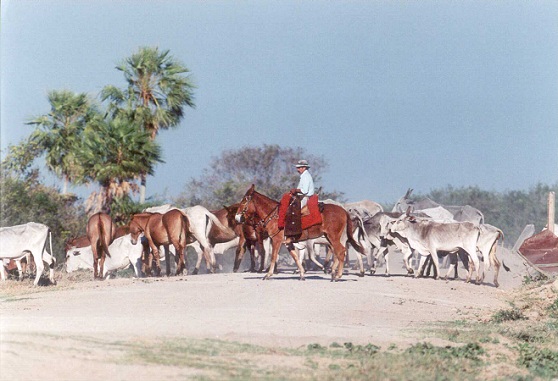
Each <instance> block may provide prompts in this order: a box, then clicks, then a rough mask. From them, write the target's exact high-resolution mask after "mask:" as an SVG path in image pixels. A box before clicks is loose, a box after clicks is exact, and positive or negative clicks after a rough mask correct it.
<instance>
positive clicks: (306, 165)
mask: <svg viewBox="0 0 558 381" xmlns="http://www.w3.org/2000/svg"><path fill="white" fill-rule="evenodd" d="M295 167H297V168H300V167H306V168H310V166H309V165H308V162H307V161H306V160H299V161H298V163H296V164H295Z"/></svg>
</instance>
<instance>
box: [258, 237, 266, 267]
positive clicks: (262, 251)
mask: <svg viewBox="0 0 558 381" xmlns="http://www.w3.org/2000/svg"><path fill="white" fill-rule="evenodd" d="M256 250H258V257H259V260H260V266H259V268H258V272H259V273H261V272H263V271H264V266H265V249H264V247H263V243H262V242H258V243H256Z"/></svg>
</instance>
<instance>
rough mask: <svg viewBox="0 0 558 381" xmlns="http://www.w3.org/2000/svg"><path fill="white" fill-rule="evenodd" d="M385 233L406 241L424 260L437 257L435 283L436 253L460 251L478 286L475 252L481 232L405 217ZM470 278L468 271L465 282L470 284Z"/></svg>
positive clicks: (472, 227)
mask: <svg viewBox="0 0 558 381" xmlns="http://www.w3.org/2000/svg"><path fill="white" fill-rule="evenodd" d="M388 230H389V233H393V234H399V235H400V236H402V237H404V238H406V239H407V240H408V242H409V246H410V247H411V248H413V249H415V250H416V251H417V252H418V253H419V254H421V255H422V256H423V257H426V256H429V255H431V256H434V255H436V257H433V262H434V266H435V269H436V279H438V277H439V274H440V268H439V263H438V260H437V252H438V251H448V252H453V251H457V250H459V249H463V250H465V252H467V254H468V255H469V257H470V259H471V261H472V262H473V265H474V269H475V270H476V272H477V278H476V281H477V283H479V282H480V277H479V258H478V256H477V250H476V248H477V241H478V238H479V234H480V229H479V227H478V226H475V225H474V224H473V223H471V222H447V223H444V222H436V221H431V220H421V219H416V218H415V217H413V216H410V215H408V214H405V215H403V216H401V217H400V218H398V219H397V220H396V221H394V222H390V223H389V224H388ZM421 262H422V259H421ZM471 275H472V274H471V271H469V273H468V276H467V282H469V281H470V278H471Z"/></svg>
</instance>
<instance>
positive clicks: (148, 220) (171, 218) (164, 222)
mask: <svg viewBox="0 0 558 381" xmlns="http://www.w3.org/2000/svg"><path fill="white" fill-rule="evenodd" d="M188 225H189V223H188V219H187V218H186V216H185V215H184V214H183V213H182V212H181V211H180V210H178V209H173V210H170V211H168V212H166V213H165V214H161V213H139V214H135V215H134V216H133V217H132V220H131V221H130V234H131V236H132V244H134V245H135V244H136V243H137V242H138V238H139V235H140V234H141V233H143V234H144V236H145V239H146V240H147V242H148V244H149V247H150V249H151V251H150V253H149V254H148V255H147V256H146V258H144V264H145V273H146V274H147V275H150V274H151V267H152V266H151V263H152V260H153V259H155V263H156V275H157V276H159V275H160V274H161V265H160V254H159V247H160V246H163V247H164V248H165V259H166V269H167V276H169V275H170V261H169V256H168V252H169V251H168V247H169V245H170V244H172V245H173V246H174V249H175V252H176V258H175V260H176V275H180V274H182V273H183V271H184V269H185V268H186V261H185V256H184V250H185V248H186V245H187V244H188V243H191V242H192V238H191V237H190V236H189V233H188V231H189V228H188Z"/></svg>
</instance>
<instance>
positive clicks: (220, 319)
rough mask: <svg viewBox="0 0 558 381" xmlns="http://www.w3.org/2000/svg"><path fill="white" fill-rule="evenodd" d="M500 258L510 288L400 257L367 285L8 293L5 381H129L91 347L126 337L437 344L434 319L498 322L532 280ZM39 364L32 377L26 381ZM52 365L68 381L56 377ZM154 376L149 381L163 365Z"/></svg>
mask: <svg viewBox="0 0 558 381" xmlns="http://www.w3.org/2000/svg"><path fill="white" fill-rule="evenodd" d="M499 256H500V258H504V260H505V262H506V264H507V265H508V266H509V267H510V268H511V269H512V271H511V272H509V273H506V272H504V271H502V272H501V273H500V277H499V280H500V284H501V286H500V288H495V287H493V285H492V271H490V272H489V275H488V277H487V278H486V279H485V284H483V285H475V284H467V283H465V282H464V281H463V280H462V279H463V278H462V279H461V280H454V281H443V280H438V281H435V280H433V279H414V278H412V277H407V276H405V275H404V270H403V268H402V266H401V263H400V259H399V258H394V259H392V261H393V262H392V266H391V268H392V273H396V274H395V275H392V276H391V277H385V276H383V275H375V276H365V277H364V278H359V277H358V276H356V271H354V270H349V273H348V274H346V275H344V277H343V279H342V281H340V282H337V283H332V282H330V278H329V276H327V275H325V274H323V273H319V272H310V273H308V275H307V280H306V281H299V280H298V275H294V274H292V273H291V272H290V271H289V272H287V271H286V270H285V271H284V272H282V273H280V274H278V275H275V276H274V277H273V278H272V279H271V280H268V281H262V280H261V278H262V276H261V275H260V274H252V273H236V274H234V273H221V274H205V275H196V276H193V275H190V276H186V277H171V278H157V279H154V278H149V279H132V278H120V279H112V280H108V281H104V282H98V281H97V282H93V281H86V282H79V283H70V284H68V281H66V284H63V283H64V282H63V281H60V282H59V285H58V286H51V287H43V288H41V289H40V290H37V291H33V292H31V293H23V294H16V295H14V294H12V293H8V292H5V291H4V290H2V289H1V288H0V293H2V294H1V295H2V297H1V299H0V300H1V302H0V313H1V318H0V329H1V336H0V341H1V342H0V362H1V364H0V369H2V372H1V379H2V380H9V379H19V380H21V379H36V378H39V376H40V378H41V379H72V378H80V379H97V378H103V377H105V376H109V375H110V371H111V366H114V367H116V368H115V369H118V372H121V373H118V374H121V377H120V378H122V379H129V378H131V375H133V374H135V373H134V372H135V371H137V369H134V367H131V368H130V369H128V368H126V367H124V368H123V367H117V365H114V364H113V365H110V366H108V367H107V368H106V369H105V370H101V369H99V368H98V367H94V366H93V365H91V364H90V363H89V362H88V361H86V359H87V356H90V357H91V359H93V360H94V359H99V358H102V357H103V356H106V355H108V354H110V349H109V350H106V348H105V349H104V350H103V349H102V348H97V347H96V346H95V345H93V346H92V345H90V343H107V342H115V341H118V340H123V341H126V340H145V341H146V342H149V341H150V340H154V339H158V338H161V337H165V338H171V339H172V338H173V337H180V338H193V339H202V338H211V339H219V340H226V341H238V342H242V343H249V344H258V345H263V346H273V347H300V346H305V345H308V344H310V343H319V344H322V345H329V344H331V343H333V342H338V343H343V342H348V341H350V342H353V343H355V344H356V343H359V344H367V343H372V344H375V345H379V346H381V347H384V348H385V347H387V346H389V345H391V344H394V345H397V346H403V347H404V346H406V345H409V344H412V343H416V342H418V341H424V340H427V341H430V342H433V343H434V342H436V339H433V338H429V337H427V336H425V335H426V334H425V331H424V330H423V329H422V328H424V327H427V326H428V324H431V323H433V322H436V321H444V320H456V319H482V318H483V317H485V318H488V317H489V316H490V311H494V310H498V309H499V308H505V307H507V306H508V304H507V302H506V300H507V298H508V297H509V294H510V292H511V291H512V290H513V289H515V288H517V287H519V286H520V285H521V282H522V280H523V277H524V275H525V273H526V272H525V271H526V268H525V265H524V264H523V262H522V261H521V259H520V258H519V257H518V256H516V255H513V254H510V253H509V252H506V253H504V254H503V255H502V254H500V255H499ZM506 256H507V257H506ZM381 271H382V270H380V273H381ZM461 276H464V271H462V274H461ZM0 287H1V286H0ZM84 342H86V343H89V344H84ZM95 348H97V349H95ZM101 352H102V353H101ZM76 353H81V354H83V353H86V354H87V356H85V358H84V357H83V356H76ZM99 356H100V357H99ZM61 358H65V359H67V361H63V362H60V359H61ZM29 361H32V363H34V367H33V368H32V369H33V370H32V372H31V373H25V374H26V376H25V377H22V374H21V369H29V367H28V366H26V365H25V364H29ZM53 366H54V367H55V368H57V369H56V370H57V373H54V374H57V375H58V377H49V376H48V374H50V373H51V370H49V369H52V367H53ZM84 370H85V373H82V371H84ZM78 371H79V372H78ZM143 371H145V372H144V373H142V377H146V379H147V378H148V377H149V375H150V372H157V371H158V370H156V369H153V368H152V367H151V368H149V369H143ZM159 371H160V370H159ZM27 372H29V370H27ZM76 372H78V373H76ZM105 372H107V373H105ZM78 374H79V375H82V376H83V377H78V376H77V375H78ZM154 374H157V373H154ZM159 375H160V374H159ZM35 377H36V378H35Z"/></svg>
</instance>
